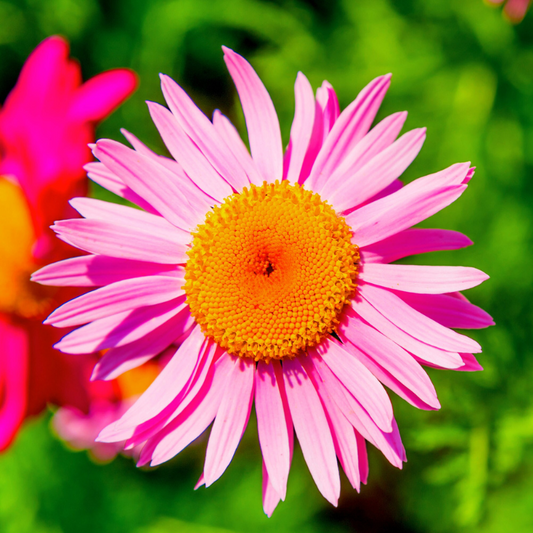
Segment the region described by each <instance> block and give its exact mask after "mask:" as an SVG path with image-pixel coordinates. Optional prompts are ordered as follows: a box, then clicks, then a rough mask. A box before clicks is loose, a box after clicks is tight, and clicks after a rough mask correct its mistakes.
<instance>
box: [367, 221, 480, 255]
mask: <svg viewBox="0 0 533 533" xmlns="http://www.w3.org/2000/svg"><path fill="white" fill-rule="evenodd" d="M471 244H473V243H472V241H471V240H470V239H469V238H468V237H467V236H466V235H463V234H462V233H459V232H458V231H451V230H446V229H426V228H411V229H406V230H404V231H401V232H400V233H396V234H395V235H392V236H391V237H388V238H387V239H384V240H382V241H379V242H376V243H374V244H370V245H368V246H365V247H364V248H362V249H361V250H360V251H359V252H360V256H361V261H362V262H363V263H392V262H393V261H396V260H398V259H402V258H403V257H407V256H409V255H416V254H425V253H428V252H437V251H440V250H457V249H458V248H464V247H465V246H470V245H471Z"/></svg>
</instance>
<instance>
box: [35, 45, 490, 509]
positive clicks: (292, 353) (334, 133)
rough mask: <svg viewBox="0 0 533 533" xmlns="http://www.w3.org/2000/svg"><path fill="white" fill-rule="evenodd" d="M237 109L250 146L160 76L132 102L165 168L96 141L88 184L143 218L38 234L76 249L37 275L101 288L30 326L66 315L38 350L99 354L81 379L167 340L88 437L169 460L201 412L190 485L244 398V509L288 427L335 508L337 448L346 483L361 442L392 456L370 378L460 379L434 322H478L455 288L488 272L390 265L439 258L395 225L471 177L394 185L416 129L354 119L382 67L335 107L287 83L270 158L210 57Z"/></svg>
mask: <svg viewBox="0 0 533 533" xmlns="http://www.w3.org/2000/svg"><path fill="white" fill-rule="evenodd" d="M224 52H225V60H226V64H227V66H228V69H229V71H230V74H231V76H232V77H233V80H234V81H235V84H236V87H237V91H238V93H239V96H240V100H241V103H242V106H243V110H244V115H245V119H246V125H247V129H248V137H249V140H250V151H251V153H249V152H248V150H247V148H246V147H245V145H244V143H243V142H242V141H241V139H240V137H239V136H238V134H237V132H236V130H235V128H234V127H233V126H232V125H231V123H230V122H229V121H228V119H227V118H226V117H224V116H223V115H222V114H220V113H219V112H218V111H216V112H215V114H214V117H213V121H212V122H211V121H210V120H209V119H208V118H207V117H206V116H205V115H204V114H203V113H202V112H201V111H200V110H199V109H198V108H197V107H196V106H195V105H194V103H193V102H192V101H191V100H190V98H189V97H188V96H187V94H186V93H185V92H184V91H183V89H181V88H180V87H179V86H178V85H177V84H176V83H174V82H173V81H172V80H171V79H170V78H168V77H166V76H162V88H163V93H164V95H165V99H166V101H167V103H168V105H169V107H170V110H168V109H166V108H165V107H163V106H160V105H158V104H154V103H149V104H148V105H149V108H150V113H151V115H152V118H153V120H154V122H155V124H156V126H157V128H158V130H159V132H160V133H161V136H162V138H163V140H164V142H165V144H166V146H167V148H168V149H169V151H170V153H171V154H172V156H173V158H174V159H168V158H164V157H161V156H158V155H156V154H154V153H153V152H151V151H150V150H149V149H148V148H146V146H144V145H143V144H142V143H140V142H139V141H138V140H137V139H136V138H135V137H133V136H132V135H131V134H129V133H127V132H124V133H125V135H126V137H127V139H128V140H129V141H130V143H131V144H132V145H133V147H134V149H133V150H132V149H130V148H127V147H125V146H123V145H121V144H119V143H117V142H113V141H109V140H102V141H99V142H98V143H97V144H96V147H95V149H94V153H95V155H96V157H97V158H98V159H99V160H100V162H99V163H91V164H89V165H87V167H86V168H87V169H88V171H89V176H90V177H91V178H92V179H93V180H95V181H97V182H98V183H100V184H101V185H104V186H106V187H108V188H109V189H110V190H112V191H114V192H115V193H117V194H119V195H121V196H122V197H124V198H127V199H128V200H131V201H132V202H134V203H136V204H137V205H138V206H139V207H141V208H143V210H139V209H134V208H130V207H124V206H117V205H113V204H108V203H105V202H101V201H97V200H89V199H75V200H73V201H72V205H73V207H74V208H75V209H76V210H77V211H78V212H79V213H80V214H81V215H82V216H83V217H85V218H84V219H81V220H80V219H75V220H65V221H61V222H57V223H56V224H55V226H54V229H55V231H56V232H57V234H58V236H59V237H60V238H61V239H63V240H65V241H66V242H69V243H70V244H73V245H74V246H77V247H78V248H81V249H82V250H85V251H87V252H89V255H87V256H84V257H80V258H75V259H70V260H67V261H63V262H60V263H56V264H54V265H50V266H48V267H45V268H44V269H42V270H41V271H40V272H38V273H36V274H35V275H34V279H35V280H36V281H39V282H41V283H45V284H52V285H79V286H85V287H100V288H97V289H96V290H94V291H92V292H89V293H88V294H86V295H84V296H81V297H79V298H77V299H75V300H72V301H71V302H68V303H67V304H65V305H63V306H62V307H60V308H59V309H57V310H56V311H55V312H54V313H52V315H51V316H50V317H49V318H48V319H47V322H48V323H50V324H53V325H56V326H59V327H71V326H78V325H82V324H85V325H84V326H82V327H80V328H79V329H77V330H75V331H73V332H71V333H69V334H68V335H66V336H65V337H64V338H63V339H62V340H61V341H60V342H59V343H58V344H57V347H58V348H59V349H60V350H62V351H64V352H66V353H72V354H81V353H87V352H91V351H94V350H98V349H103V348H109V350H108V351H107V352H106V354H105V355H104V357H103V358H102V360H101V361H100V362H99V363H98V364H97V365H96V367H95V370H94V373H93V377H95V378H100V379H111V378H114V377H116V376H117V375H119V374H120V373H122V372H124V371H125V370H128V369H131V368H134V367H136V366H139V365H141V364H143V363H145V362H146V361H148V360H150V359H151V358H153V357H154V356H156V355H157V354H158V353H159V352H160V351H161V350H164V349H166V348H167V346H168V345H169V344H170V343H172V342H174V343H176V344H178V345H179V348H178V349H177V350H176V351H175V354H174V355H173V357H172V358H171V359H170V361H169V363H168V364H167V366H166V367H165V368H164V370H163V371H162V372H161V374H160V375H159V376H158V377H157V378H156V379H155V381H154V382H153V383H152V385H151V386H150V387H149V388H148V389H147V390H146V392H145V393H144V394H143V395H142V396H141V397H140V398H139V400H137V402H136V403H135V404H134V405H133V406H132V407H131V408H130V409H129V410H128V411H127V412H126V413H125V414H124V415H123V416H122V417H121V418H120V419H119V420H118V421H117V422H115V423H113V424H111V425H109V426H108V427H107V428H106V429H105V430H104V431H103V432H102V433H101V434H100V436H99V440H100V441H102V442H117V441H123V440H126V448H131V447H133V446H139V445H141V444H143V448H142V452H141V455H140V460H139V464H141V465H143V464H147V463H151V464H152V465H157V464H160V463H163V462H164V461H167V460H168V459H170V458H171V457H173V456H175V455H176V454H177V453H179V452H180V451H181V450H182V449H183V448H184V447H186V446H187V445H188V444H189V443H191V442H192V441H193V440H194V439H196V438H197V437H198V436H199V435H200V434H201V433H202V432H203V431H205V430H206V429H207V427H208V426H209V425H210V424H211V423H213V427H212V430H211V434H210V437H209V441H208V444H207V451H206V459H205V467H204V472H203V474H202V477H201V479H200V481H199V484H206V485H210V484H212V483H213V482H214V481H216V480H217V479H218V478H219V477H220V476H221V475H222V473H223V472H224V470H225V469H226V467H227V466H228V464H229V463H230V461H231V459H232V457H233V454H234V452H235V450H236V448H237V445H238V443H239V441H240V439H241V437H242V435H243V433H244V430H245V428H246V425H247V422H248V418H249V416H250V412H251V407H252V403H254V402H255V410H256V413H257V423H258V433H259V441H260V445H261V451H262V455H263V466H264V468H263V474H264V483H263V504H264V509H265V512H266V513H267V514H268V515H270V514H271V513H272V512H273V510H274V508H275V507H276V505H277V504H278V502H279V500H280V499H284V498H285V494H286V486H287V478H288V474H289V469H290V463H291V458H292V451H293V432H294V430H295V431H296V435H297V437H298V441H299V442H300V446H301V449H302V452H303V455H304V458H305V460H306V462H307V465H308V467H309V470H310V471H311V474H312V476H313V478H314V480H315V482H316V484H317V487H318V489H319V490H320V492H321V493H322V494H323V495H324V497H325V498H327V499H328V500H329V501H330V502H332V503H333V504H336V503H337V500H338V497H339V491H340V478H339V471H338V465H337V458H338V459H339V461H340V463H341V465H342V467H343V468H344V471H345V472H346V474H347V476H348V479H349V480H350V482H351V483H352V485H353V486H354V487H356V488H357V489H359V486H360V483H361V482H366V479H367V473H368V464H367V456H366V444H365V443H366V441H369V442H371V443H372V444H373V445H375V446H376V447H378V448H379V449H380V450H381V451H382V452H383V453H384V455H385V456H386V457H387V459H388V460H389V461H390V462H391V463H392V464H393V465H395V466H397V467H401V465H402V462H403V461H404V460H405V451H404V448H403V446H402V443H401V440H400V435H399V432H398V427H397V425H396V422H395V420H394V416H393V411H392V406H391V402H390V399H389V397H388V395H387V393H386V391H385V389H384V387H383V385H386V386H387V387H389V388H390V389H391V390H393V391H394V392H396V393H397V394H398V395H400V396H401V397H402V398H404V399H405V400H407V401H408V402H410V403H411V404H413V405H415V406H417V407H419V408H422V409H438V408H439V402H438V400H437V396H436V393H435V390H434V388H433V386H432V384H431V381H430V380H429V377H428V376H427V374H426V373H425V371H424V370H423V368H422V366H421V365H422V364H426V365H430V366H436V367H439V368H450V369H459V370H478V369H480V368H481V367H480V366H479V364H478V363H477V362H476V360H475V358H474V356H473V355H472V353H476V352H480V351H481V348H480V346H479V345H478V344H477V343H476V342H475V341H473V340H471V339H470V338H468V337H466V336H464V335H462V334H459V333H457V332H455V331H454V330H453V329H450V328H472V327H474V328H476V327H485V326H488V325H490V324H492V320H491V318H490V317H489V316H488V315H487V314H486V313H485V312H484V311H482V310H481V309H479V308H478V307H476V306H474V305H472V304H470V303H469V302H468V301H467V300H466V299H465V298H464V297H463V296H461V294H460V293H459V292H458V291H461V290H463V289H468V288H470V287H473V286H475V285H478V284H479V283H481V282H482V281H483V280H485V279H486V278H487V276H486V275H485V274H483V273H482V272H480V271H478V270H476V269H473V268H463V267H433V266H409V265H403V264H402V265H393V264H390V263H391V262H393V261H395V260H397V259H400V258H403V257H406V256H409V255H412V254H417V253H423V252H430V251H435V250H444V249H456V248H461V247H463V246H468V245H469V244H471V241H470V240H469V239H468V238H467V237H465V236H464V235H461V234H459V233H457V232H453V231H447V230H437V229H412V228H411V226H413V225H415V224H417V223H418V222H420V221H422V220H424V219H425V218H427V217H429V216H431V215H432V214H434V213H436V212H437V211H439V210H440V209H442V208H444V207H445V206H447V205H449V204H450V203H452V202H453V201H454V200H456V199H457V198H458V197H459V196H460V195H461V194H462V193H463V192H464V190H465V189H466V187H467V183H468V181H469V180H470V178H471V177H472V175H473V169H471V168H470V165H469V164H467V163H463V164H457V165H453V166H452V167H450V168H448V169H446V170H443V171H441V172H438V173H436V174H433V175H430V176H426V177H424V178H420V179H418V180H416V181H415V182H413V183H410V184H409V185H407V186H405V187H403V185H402V183H401V182H400V181H399V180H398V178H399V176H400V175H401V174H402V173H403V171H404V170H405V169H406V168H407V166H408V165H409V164H410V163H411V162H412V160H413V159H414V158H415V157H416V155H417V153H418V151H419V150H420V148H421V146H422V143H423V141H424V137H425V131H424V130H414V131H410V132H408V133H406V134H404V135H403V136H402V137H400V138H399V139H396V138H397V136H398V134H399V132H400V130H401V128H402V125H403V123H404V121H405V118H406V114H405V113H397V114H394V115H392V116H390V117H387V118H385V119H384V120H382V121H381V122H380V123H379V124H377V125H376V126H375V127H374V128H372V129H370V127H371V125H372V122H373V121H374V118H375V116H376V113H377V111H378V108H379V106H380V103H381V101H382V99H383V97H384V95H385V93H386V91H387V89H388V87H389V83H390V76H382V77H380V78H377V79H375V80H374V81H372V82H371V83H370V84H369V85H368V86H367V87H365V88H364V89H363V91H362V92H361V93H360V94H359V96H358V97H357V98H356V99H355V101H354V102H353V103H352V104H350V105H349V106H348V107H347V108H346V109H345V110H344V111H343V112H342V113H340V112H339V105H338V102H337V98H336V95H335V92H334V90H333V88H332V87H331V85H329V84H328V83H327V82H324V84H323V85H322V86H321V87H320V88H319V89H318V91H317V94H316V99H315V96H314V94H313V91H312V89H311V86H310V84H309V82H308V81H307V79H306V78H305V76H304V75H303V74H301V73H300V74H298V77H297V79H296V85H295V95H296V112H295V117H294V121H293V125H292V129H291V137H290V142H289V145H288V148H287V150H286V152H285V154H284V155H283V151H282V143H281V135H280V129H279V124H278V119H277V116H276V112H275V110H274V106H273V104H272V101H271V99H270V97H269V95H268V93H267V91H266V89H265V87H264V86H263V84H262V83H261V81H260V79H259V77H258V76H257V74H256V73H255V72H254V70H253V69H252V67H251V66H250V64H249V63H248V62H247V61H246V60H244V59H243V58H242V57H241V56H239V55H238V54H236V53H235V52H233V51H231V50H228V49H224Z"/></svg>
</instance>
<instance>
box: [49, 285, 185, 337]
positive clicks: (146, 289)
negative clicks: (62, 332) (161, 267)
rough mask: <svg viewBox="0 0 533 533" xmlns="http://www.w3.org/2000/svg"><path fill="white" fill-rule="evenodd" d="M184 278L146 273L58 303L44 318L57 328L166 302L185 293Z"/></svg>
mask: <svg viewBox="0 0 533 533" xmlns="http://www.w3.org/2000/svg"><path fill="white" fill-rule="evenodd" d="M184 283H185V281H184V280H183V279H179V278H172V277H169V276H146V277H142V278H133V279H127V280H124V281H118V282H117V283H113V284H111V285H108V286H106V287H102V288H100V289H96V290H94V291H92V292H89V293H87V294H84V295H82V296H79V297H78V298H74V299H72V300H69V301H68V302H66V303H64V304H63V305H62V306H60V307H58V308H57V309H56V310H55V311H54V312H53V313H52V314H51V315H50V316H49V317H48V318H47V319H46V320H45V321H44V324H52V325H53V326H55V327H58V328H66V327H70V326H79V325H80V324H86V323H88V322H92V321H93V320H98V319H100V318H104V317H108V316H111V315H116V314H117V313H122V312H123V311H129V310H132V309H136V308H139V307H144V306H147V305H155V304H159V303H163V302H168V301H169V300H173V299H174V298H178V297H179V296H181V295H182V294H185V293H184V291H183V289H182V288H181V287H182V285H183V284H184Z"/></svg>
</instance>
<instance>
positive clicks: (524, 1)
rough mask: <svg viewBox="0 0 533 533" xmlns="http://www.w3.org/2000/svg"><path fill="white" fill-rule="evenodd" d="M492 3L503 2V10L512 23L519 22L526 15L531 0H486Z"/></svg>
mask: <svg viewBox="0 0 533 533" xmlns="http://www.w3.org/2000/svg"><path fill="white" fill-rule="evenodd" d="M488 1H489V2H491V3H492V4H498V5H499V4H503V3H504V2H507V3H506V4H505V7H504V8H503V12H504V13H505V14H506V15H507V17H508V18H509V20H511V21H512V22H514V23H517V22H520V21H521V20H522V19H523V18H524V16H525V15H526V12H527V10H528V9H529V4H530V3H531V0H488Z"/></svg>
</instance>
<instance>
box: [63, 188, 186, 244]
mask: <svg viewBox="0 0 533 533" xmlns="http://www.w3.org/2000/svg"><path fill="white" fill-rule="evenodd" d="M69 203H70V205H71V206H72V207H73V208H74V209H75V210H76V211H77V212H78V213H79V214H80V215H81V216H82V217H84V218H91V219H96V220H104V221H106V222H110V223H114V224H117V225H120V226H124V225H126V226H128V227H129V228H131V229H136V230H138V231H141V232H143V233H151V234H153V235H157V236H158V237H164V238H165V239H166V240H168V241H171V242H175V243H177V244H182V245H183V244H190V242H191V241H192V236H191V234H190V232H188V231H185V230H182V229H180V228H177V227H176V226H173V225H172V224H170V222H168V221H167V220H165V219H164V218H163V217H162V216H159V215H154V214H152V213H146V212H144V211H141V210H139V209H135V208H133V207H128V206H126V205H120V204H114V203H111V202H104V201H102V200H96V199H94V198H73V199H72V200H70V202H69Z"/></svg>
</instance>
